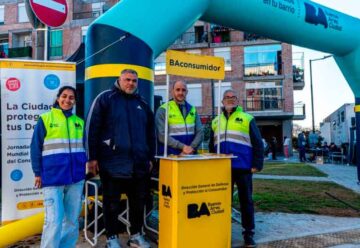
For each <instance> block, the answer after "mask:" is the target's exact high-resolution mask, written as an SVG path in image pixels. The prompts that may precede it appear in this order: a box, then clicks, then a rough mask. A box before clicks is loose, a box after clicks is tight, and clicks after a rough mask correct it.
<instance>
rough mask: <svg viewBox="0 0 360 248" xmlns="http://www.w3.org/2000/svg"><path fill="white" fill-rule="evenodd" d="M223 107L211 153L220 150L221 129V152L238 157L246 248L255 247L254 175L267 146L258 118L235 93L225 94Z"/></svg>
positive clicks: (234, 163)
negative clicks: (242, 105) (249, 111)
mask: <svg viewBox="0 0 360 248" xmlns="http://www.w3.org/2000/svg"><path fill="white" fill-rule="evenodd" d="M222 104H223V111H222V113H221V115H220V116H217V117H216V118H215V119H214V120H213V121H212V131H211V134H210V143H209V150H210V152H216V151H217V146H218V131H219V126H220V137H219V141H220V153H224V154H232V155H234V156H236V157H235V158H232V159H231V167H232V168H231V180H232V184H231V185H232V187H234V183H236V186H237V189H238V197H239V202H240V211H241V224H242V227H243V229H244V230H243V236H244V247H255V246H256V244H255V241H254V239H253V236H254V231H255V218H254V204H253V199H252V188H253V187H252V174H253V173H256V172H258V171H260V170H261V169H262V168H263V162H264V146H263V142H262V138H261V134H260V131H259V129H258V128H257V126H256V123H255V119H254V117H253V116H251V115H249V114H247V113H245V112H243V110H242V108H241V107H240V106H239V100H238V98H237V96H236V92H235V91H234V90H232V89H229V90H226V91H225V92H224V95H223V100H222ZM219 121H220V125H219Z"/></svg>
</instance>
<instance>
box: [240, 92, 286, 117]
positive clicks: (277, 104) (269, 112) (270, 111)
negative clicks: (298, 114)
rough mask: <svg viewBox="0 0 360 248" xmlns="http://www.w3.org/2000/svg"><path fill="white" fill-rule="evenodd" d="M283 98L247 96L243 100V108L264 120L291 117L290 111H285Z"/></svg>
mask: <svg viewBox="0 0 360 248" xmlns="http://www.w3.org/2000/svg"><path fill="white" fill-rule="evenodd" d="M284 103H285V100H284V99H281V98H276V97H274V98H270V97H263V98H260V99H259V98H257V99H256V100H255V99H254V98H250V99H249V98H248V100H245V101H243V105H242V107H243V109H244V111H246V112H249V113H250V114H252V115H253V116H254V117H256V118H258V119H264V120H275V119H278V120H288V119H292V117H293V113H292V112H285V104H284Z"/></svg>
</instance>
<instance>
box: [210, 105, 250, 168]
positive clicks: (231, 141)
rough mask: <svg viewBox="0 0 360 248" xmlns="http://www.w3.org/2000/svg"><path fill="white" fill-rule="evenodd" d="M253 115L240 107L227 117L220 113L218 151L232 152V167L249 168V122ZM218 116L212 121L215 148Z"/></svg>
mask: <svg viewBox="0 0 360 248" xmlns="http://www.w3.org/2000/svg"><path fill="white" fill-rule="evenodd" d="M253 118H254V117H252V116H251V115H249V114H247V113H244V112H243V111H242V108H241V107H239V106H238V107H237V108H236V110H235V111H234V112H233V113H232V114H231V115H230V116H229V118H228V119H227V118H226V117H225V115H224V113H222V114H221V115H220V126H221V128H220V153H225V154H233V155H234V156H236V158H232V159H231V165H232V168H238V169H251V163H252V158H253V155H252V145H251V139H250V122H251V120H252V119H253ZM218 124H219V116H217V117H216V118H215V119H214V120H213V121H212V125H211V127H212V130H213V132H214V137H213V138H214V144H215V149H217V145H218V128H219V125H218Z"/></svg>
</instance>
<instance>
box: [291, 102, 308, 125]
mask: <svg viewBox="0 0 360 248" xmlns="http://www.w3.org/2000/svg"><path fill="white" fill-rule="evenodd" d="M305 113H306V112H305V103H303V102H298V103H295V104H294V117H293V120H296V121H300V120H305V118H306V114H305Z"/></svg>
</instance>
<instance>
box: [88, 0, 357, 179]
mask: <svg viewBox="0 0 360 248" xmlns="http://www.w3.org/2000/svg"><path fill="white" fill-rule="evenodd" d="M197 20H203V21H206V22H210V23H216V24H219V25H223V26H227V27H231V28H234V29H238V30H242V31H247V32H252V33H257V34H261V35H264V36H266V37H269V38H271V39H274V40H279V41H283V42H286V43H289V44H294V45H298V46H303V47H307V48H311V49H315V50H319V51H322V52H326V53H331V54H333V56H334V59H335V61H336V63H337V64H338V66H339V68H340V70H341V71H342V73H343V75H344V76H345V78H346V80H347V82H348V84H349V85H350V88H351V89H352V91H353V93H354V95H355V104H356V108H355V109H356V121H357V123H358V125H357V129H356V135H357V137H360V124H359V123H360V112H358V111H360V65H358V64H359V63H360V35H359V33H360V20H359V19H357V18H354V17H351V16H348V15H345V14H343V13H341V12H338V11H335V10H333V9H330V8H327V7H325V6H322V5H319V4H316V3H314V2H311V1H304V0H251V1H248V0H247V1H246V0H171V1H169V0H156V1H151V0H122V1H120V2H119V3H118V4H116V5H115V6H113V7H112V8H111V9H110V10H109V11H107V12H106V13H105V14H104V15H102V16H100V17H99V18H98V19H96V20H95V21H94V22H93V23H92V24H91V26H90V27H89V29H88V33H87V40H86V53H85V55H86V58H88V59H87V60H86V65H85V67H86V81H85V109H86V110H88V109H89V107H90V104H91V102H92V100H93V99H94V98H95V97H96V96H97V94H99V93H100V92H101V91H103V90H105V89H108V88H109V87H111V85H112V84H113V83H114V81H115V80H116V78H117V77H118V75H119V72H120V70H121V69H123V68H134V69H136V70H137V71H138V72H139V79H140V80H139V92H140V94H142V95H143V96H144V97H145V98H146V99H147V100H148V101H149V102H150V104H152V101H153V100H152V99H153V81H154V76H153V75H154V73H153V66H154V65H153V61H154V58H156V57H157V56H158V55H159V54H160V53H161V52H163V51H164V50H166V49H167V48H168V47H169V46H170V45H171V44H172V43H173V42H174V41H175V40H176V38H177V37H179V36H180V35H181V34H182V33H183V32H185V31H186V30H187V29H189V28H190V27H191V26H192V25H193V24H194V23H195V22H196V21H197ZM104 47H106V49H104ZM357 109H359V110H357ZM356 151H357V154H360V139H358V141H357V149H356ZM357 168H358V180H359V181H360V159H358V162H357Z"/></svg>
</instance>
